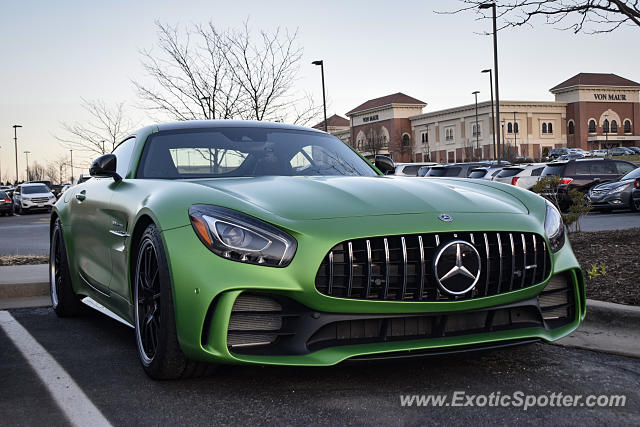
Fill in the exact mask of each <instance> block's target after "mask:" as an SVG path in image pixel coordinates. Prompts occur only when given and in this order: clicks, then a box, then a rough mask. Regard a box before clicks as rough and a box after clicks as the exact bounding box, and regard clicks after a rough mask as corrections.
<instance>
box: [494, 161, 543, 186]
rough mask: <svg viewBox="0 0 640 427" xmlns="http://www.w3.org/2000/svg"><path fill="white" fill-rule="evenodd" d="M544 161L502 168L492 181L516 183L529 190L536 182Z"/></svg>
mask: <svg viewBox="0 0 640 427" xmlns="http://www.w3.org/2000/svg"><path fill="white" fill-rule="evenodd" d="M545 167H546V163H529V164H527V165H519V166H509V167H506V168H503V169H502V170H501V171H500V172H499V173H498V174H497V175H496V176H495V177H494V178H493V181H496V182H502V183H504V184H511V185H516V186H518V187H521V188H524V189H526V190H530V189H531V187H533V186H534V185H535V183H536V182H538V179H539V178H540V174H541V173H542V171H543V170H544V168H545Z"/></svg>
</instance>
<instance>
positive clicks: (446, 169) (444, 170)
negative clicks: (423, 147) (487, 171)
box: [425, 163, 485, 178]
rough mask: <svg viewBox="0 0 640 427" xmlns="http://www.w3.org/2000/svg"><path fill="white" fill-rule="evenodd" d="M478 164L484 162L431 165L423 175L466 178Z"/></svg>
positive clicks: (482, 164) (481, 164)
mask: <svg viewBox="0 0 640 427" xmlns="http://www.w3.org/2000/svg"><path fill="white" fill-rule="evenodd" d="M478 166H485V163H450V164H446V165H437V166H431V168H430V169H429V171H428V172H427V174H426V175H425V177H447V178H467V177H469V174H470V173H471V171H472V170H473V169H475V168H477V167H478Z"/></svg>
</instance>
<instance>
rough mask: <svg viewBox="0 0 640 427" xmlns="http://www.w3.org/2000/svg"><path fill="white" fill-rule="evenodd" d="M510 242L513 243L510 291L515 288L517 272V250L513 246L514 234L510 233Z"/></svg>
mask: <svg viewBox="0 0 640 427" xmlns="http://www.w3.org/2000/svg"><path fill="white" fill-rule="evenodd" d="M509 242H510V243H511V278H510V280H509V292H511V291H512V290H513V276H514V275H515V273H516V250H515V248H514V246H513V234H512V233H509Z"/></svg>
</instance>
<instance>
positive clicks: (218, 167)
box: [137, 128, 377, 179]
mask: <svg viewBox="0 0 640 427" xmlns="http://www.w3.org/2000/svg"><path fill="white" fill-rule="evenodd" d="M326 175H342V176H377V173H376V172H375V171H374V170H373V168H371V166H369V165H368V164H367V163H366V162H365V161H364V160H362V158H360V157H359V156H358V155H357V154H356V153H354V152H353V151H352V150H351V149H350V148H349V147H348V146H346V145H345V144H344V143H343V142H342V141H340V140H339V139H337V138H335V137H332V136H330V135H326V134H323V133H317V132H310V131H299V130H287V129H269V128H216V129H193V130H186V131H184V130H181V131H167V132H159V133H157V134H154V135H152V136H150V137H149V139H148V140H147V142H146V144H145V147H144V151H143V153H142V159H141V161H140V166H139V167H138V173H137V177H138V178H156V179H181V178H226V177H254V176H326Z"/></svg>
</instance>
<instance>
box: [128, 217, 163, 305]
mask: <svg viewBox="0 0 640 427" xmlns="http://www.w3.org/2000/svg"><path fill="white" fill-rule="evenodd" d="M151 224H155V225H156V226H157V225H158V224H157V222H156V221H155V220H154V218H152V217H151V215H150V214H148V213H146V212H144V213H141V214H140V215H139V216H138V218H137V219H136V222H135V225H134V226H133V228H132V231H131V237H130V242H131V244H130V245H129V262H128V265H129V277H130V280H129V292H130V293H129V295H131V296H132V297H133V282H134V280H133V279H134V277H135V260H136V257H137V255H138V246H139V245H140V238H141V237H142V234H143V233H144V231H145V230H146V229H147V227H148V226H149V225H151Z"/></svg>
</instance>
